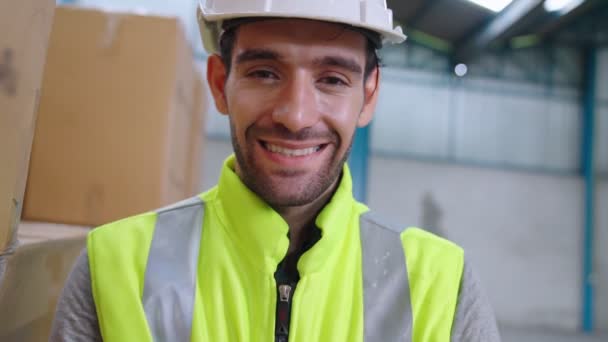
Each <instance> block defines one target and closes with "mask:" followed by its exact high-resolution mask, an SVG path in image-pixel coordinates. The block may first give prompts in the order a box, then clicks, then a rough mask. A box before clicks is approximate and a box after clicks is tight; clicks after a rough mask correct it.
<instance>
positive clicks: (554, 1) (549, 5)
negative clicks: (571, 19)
mask: <svg viewBox="0 0 608 342" xmlns="http://www.w3.org/2000/svg"><path fill="white" fill-rule="evenodd" d="M584 1H585V0H545V3H544V4H543V6H544V7H545V10H546V11H547V12H561V13H566V12H570V11H571V10H573V9H574V8H576V7H578V5H580V4H582V3H583V2H584Z"/></svg>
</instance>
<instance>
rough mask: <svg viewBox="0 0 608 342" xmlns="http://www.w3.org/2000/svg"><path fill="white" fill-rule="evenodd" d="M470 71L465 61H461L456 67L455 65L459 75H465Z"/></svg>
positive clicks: (456, 72) (455, 70) (455, 71)
mask: <svg viewBox="0 0 608 342" xmlns="http://www.w3.org/2000/svg"><path fill="white" fill-rule="evenodd" d="M468 71H469V68H468V67H467V65H466V64H464V63H459V64H458V65H456V67H454V73H455V74H456V76H458V77H463V76H464V75H466V74H467V72H468Z"/></svg>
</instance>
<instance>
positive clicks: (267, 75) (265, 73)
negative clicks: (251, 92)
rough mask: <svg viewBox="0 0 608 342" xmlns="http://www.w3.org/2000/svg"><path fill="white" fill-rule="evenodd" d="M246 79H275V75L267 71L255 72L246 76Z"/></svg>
mask: <svg viewBox="0 0 608 342" xmlns="http://www.w3.org/2000/svg"><path fill="white" fill-rule="evenodd" d="M247 76H248V77H253V78H262V79H277V78H278V77H277V75H275V74H274V73H273V72H272V71H268V70H255V71H252V72H250V73H248V74H247Z"/></svg>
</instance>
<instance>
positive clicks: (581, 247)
mask: <svg viewBox="0 0 608 342" xmlns="http://www.w3.org/2000/svg"><path fill="white" fill-rule="evenodd" d="M30 2H32V3H35V2H39V3H42V2H44V1H41V0H40V1H39V0H27V1H25V2H24V3H30ZM46 2H49V1H46ZM386 2H387V4H388V6H389V7H390V8H392V9H393V16H394V21H395V23H397V24H399V25H401V26H402V27H403V28H404V32H405V34H406V35H407V36H408V39H407V41H406V43H405V44H402V45H399V46H389V47H386V48H384V49H382V50H381V51H380V55H381V58H382V64H383V67H382V71H381V74H382V77H381V91H380V99H379V102H378V105H377V109H376V115H375V118H374V120H373V122H372V124H371V125H370V126H368V127H365V128H362V129H359V130H358V131H357V135H356V139H355V143H354V145H353V149H352V152H351V156H350V160H349V165H350V168H351V172H352V174H353V180H354V193H355V196H356V197H357V198H358V199H359V200H360V201H362V202H364V203H366V204H368V205H369V207H370V208H372V210H374V211H376V212H378V213H379V214H382V215H383V216H385V217H387V218H389V219H390V220H392V221H394V222H398V223H400V224H403V225H406V226H417V227H423V228H425V229H427V230H429V231H431V232H433V233H435V234H438V235H440V236H443V237H446V238H448V239H450V240H452V241H454V242H456V243H458V244H459V245H460V246H462V247H463V248H464V250H465V255H466V256H467V258H468V260H469V261H470V262H471V263H472V265H473V267H474V268H475V270H476V272H477V275H478V277H479V278H480V280H481V282H482V284H483V286H484V288H485V291H486V293H487V295H488V297H489V299H490V302H491V303H492V306H493V308H494V311H495V313H496V317H497V320H498V323H499V327H500V331H501V335H502V339H503V341H506V342H519V341H521V342H527V341H558V342H559V341H606V340H608V253H607V252H606V250H608V1H605V0H407V1H405V0H392V1H391V0H388V1H386ZM53 5H55V4H53ZM56 5H57V8H55V9H54V15H51V16H49V17H48V18H47V19H44V20H46V21H45V22H46V26H45V27H47V28H46V30H47V31H48V32H47V35H49V36H50V39H49V41H50V43H48V45H49V49H48V52H45V51H38V52H39V53H41V54H42V56H45V55H46V60H40V61H39V62H37V63H38V64H37V65H38V67H37V68H38V69H40V70H39V72H38V74H39V76H36V77H37V78H36V77H29V78H28V81H31V82H33V84H35V83H36V79H39V80H38V83H40V84H41V86H40V89H39V91H37V92H35V94H34V95H35V96H34V97H35V101H34V102H31V101H30V102H31V103H35V105H32V104H30V105H29V107H27V108H30V111H31V108H32V106H33V107H35V108H36V109H35V110H34V111H36V110H37V111H38V113H37V116H38V119H37V122H36V129H35V135H34V134H33V131H32V127H33V123H32V122H29V124H27V122H26V123H25V124H23V123H21V124H20V125H21V126H20V127H21V128H23V127H26V128H29V130H30V131H32V133H31V134H30V135H33V144H32V142H31V140H32V137H31V136H30V142H29V144H31V145H33V146H32V147H31V159H30V158H27V159H26V160H25V162H24V160H23V157H22V156H21V157H18V158H16V160H17V161H19V162H21V164H19V165H18V166H17V167H16V169H15V171H14V173H13V174H10V173H9V176H11V175H12V177H21V178H20V180H17V182H18V183H19V182H20V183H19V184H21V183H22V184H21V185H18V186H17V190H16V192H17V195H13V194H12V193H11V194H12V196H17V198H20V197H19V195H18V194H19V191H21V193H25V199H24V200H23V205H14V208H13V207H11V208H13V209H12V210H13V211H14V210H17V212H20V213H21V211H22V214H20V215H21V223H20V224H17V222H19V219H18V217H17V218H16V219H15V218H14V217H13V218H10V219H9V217H11V216H10V214H6V217H7V219H6V220H5V218H4V217H2V219H3V220H5V221H4V222H9V221H10V222H11V224H10V225H9V230H8V233H6V234H5V233H4V232H3V234H0V304H1V305H2V307H3V308H4V307H7V308H8V307H12V308H14V310H15V312H10V310H8V311H7V310H2V313H0V340H2V341H4V340H7V341H9V340H15V341H30V340H31V341H36V340H41V339H40V337H41V336H48V331H49V329H50V326H49V324H50V323H49V322H50V321H49V320H51V319H52V315H53V312H54V305H55V302H56V297H57V295H58V294H59V291H60V290H61V288H62V285H63V281H64V280H65V278H66V277H67V272H69V269H70V268H71V264H72V263H73V260H74V259H75V257H76V256H77V255H78V253H79V251H80V250H81V249H82V247H84V236H85V234H86V232H88V230H89V229H90V228H93V227H94V226H98V225H100V224H103V223H106V222H108V221H109V220H115V219H119V218H122V217H125V216H128V215H133V214H136V213H139V212H144V211H148V210H153V209H154V208H157V207H160V206H164V205H166V204H169V203H171V202H175V201H177V200H180V199H183V198H186V197H187V196H191V195H193V194H195V193H198V192H202V191H204V190H207V189H209V188H211V187H212V186H214V185H215V184H216V183H217V180H218V177H219V173H220V169H221V165H222V164H223V162H224V160H225V158H226V157H227V156H229V155H230V154H231V153H232V145H231V142H230V128H229V123H228V119H227V118H226V116H224V115H220V114H219V113H218V111H217V110H216V108H215V106H214V104H213V103H212V101H211V96H210V94H209V90H208V89H207V86H206V82H205V76H204V74H205V70H206V61H207V54H206V53H205V52H204V50H203V47H202V44H201V42H200V36H199V29H198V26H197V21H196V16H195V12H196V11H195V9H196V6H197V5H198V1H196V0H173V1H167V0H72V1H67V0H63V1H61V0H58V1H56ZM11 6H16V7H19V6H20V5H19V4H10V5H9V4H8V3H7V4H2V5H0V19H1V18H2V17H5V16H6V15H7V14H6V13H9V11H8V10H10V9H11ZM32 6H34V5H32ZM38 6H42V5H38ZM45 6H47V7H45V8H46V11H47V12H49V11H51V12H52V9H49V8H51V7H53V6H51V5H48V4H47V5H45ZM33 8H34V7H33ZM4 10H7V11H4ZM79 11H81V12H82V13H81V12H79ZM33 17H35V16H33ZM151 18H156V19H151ZM51 24H52V25H51ZM51 27H52V30H51ZM2 32H8V30H2V24H1V23H0V35H1V34H2ZM26 37H27V36H26ZM3 39H4V38H3V37H0V44H2V43H3ZM19 41H21V39H20V40H19ZM134 41H137V42H140V43H137V44H136V46H131V45H129V42H134ZM8 42H9V43H10V42H11V40H10V39H8ZM38 45H41V44H31V45H28V48H29V49H30V50H28V51H29V52H30V53H32V51H34V52H35V51H36V50H35V49H34V47H36V46H38ZM32 46H33V47H32ZM42 46H46V45H45V44H42ZM37 48H38V49H41V48H42V47H37ZM2 49H4V52H3V55H0V58H3V59H0V106H1V105H2V103H3V102H2V101H3V99H2V96H5V93H6V94H9V95H10V94H12V93H14V92H16V91H15V90H14V89H13V88H15V86H14V85H13V81H14V78H18V77H20V75H21V74H20V73H19V72H16V73H15V74H14V75H17V76H6V75H12V74H10V73H9V71H10V66H11V60H12V59H14V60H18V57H19V55H17V56H14V57H13V56H12V55H11V54H12V50H11V49H9V47H3V46H1V45H0V50H2ZM32 49H34V50H32ZM96 49H97V50H99V51H102V52H100V53H97V52H95V51H97V50H96ZM121 49H122V50H124V53H123V52H121ZM66 56H69V57H66ZM117 56H119V57H117ZM89 59H90V60H91V62H88V61H89ZM28 63H29V61H28ZM43 67H44V70H43ZM32 70H33V71H31V72H35V70H37V69H36V68H32ZM93 79H95V80H99V82H92V81H90V80H93ZM68 80H69V82H68ZM113 80H116V81H115V83H114V81H113ZM118 80H120V81H118ZM142 80H145V81H142ZM24 83H25V82H24ZM92 83H94V84H92ZM45 86H46V87H45ZM17 88H18V87H17ZM17 88H15V89H17ZM174 89H176V90H174ZM9 95H6V97H7V98H9V97H10V96H9ZM17 96H19V94H18V95H17ZM32 96H33V95H32ZM13 97H14V96H13ZM34 97H32V98H34ZM7 101H8V100H7ZM28 103H29V102H28ZM93 103H94V104H95V105H93ZM10 105H11V104H10V103H9V105H7V108H12V107H9V106H10ZM158 108H169V110H168V112H167V111H162V110H159V109H158ZM3 111H4V110H3ZM85 111H89V113H87V114H89V115H90V116H89V117H87V118H81V117H78V115H82V113H84V112H85ZM56 112H62V113H66V114H62V117H61V120H63V121H61V120H60V121H58V119H57V118H56V117H53V116H52V113H56ZM132 112H133V113H134V112H137V113H142V114H145V115H148V117H146V118H145V119H142V118H141V117H133V118H130V117H129V116H128V115H125V114H128V113H132ZM183 112H187V113H189V115H187V118H186V116H182V117H181V118H179V119H178V118H177V117H178V116H179V113H183ZM174 114H175V115H174ZM2 120H3V121H1V122H2V125H4V124H5V121H4V118H3V119H2ZM167 122H169V125H168V126H169V130H167V125H166V123H167ZM4 129H5V127H0V131H2V130H4ZM70 129H72V130H70ZM76 129H79V130H78V131H77V132H75V131H74V130H76ZM11 130H12V129H11ZM102 130H104V131H105V133H104V132H101V131H102ZM8 131H9V130H7V132H8ZM98 131H99V132H98ZM2 132H4V131H2ZM184 133H187V134H184ZM6 134H8V133H6ZM7 136H8V135H7ZM157 136H166V139H164V140H163V139H158V140H163V141H157V139H155V138H154V137H157ZM116 137H129V140H127V141H124V140H120V139H118V138H116ZM0 139H2V137H0ZM26 140H27V139H26ZM165 140H166V141H165ZM150 144H157V145H152V147H151V148H152V149H153V150H154V151H159V152H158V153H148V154H146V155H143V156H140V157H138V158H139V159H137V158H135V159H134V158H131V157H132V155H133V154H135V153H137V151H141V150H142V149H145V148H150ZM23 146H29V145H28V143H27V142H24V143H23ZM83 146H86V147H83ZM1 151H2V153H5V151H4V150H1ZM116 151H120V153H118V154H119V155H120V157H116V156H115V155H116V154H117V153H116ZM29 153H30V152H29V149H28V152H27V155H28V156H29ZM2 157H3V159H4V156H2ZM27 160H30V161H29V163H27ZM99 160H101V161H102V162H101V163H99V164H96V163H97V162H98V161H99ZM9 161H10V159H9ZM76 163H79V164H78V165H77V166H75V165H76ZM104 163H105V164H104ZM110 163H116V164H120V165H123V166H122V167H112V166H107V167H106V166H104V165H109V164H110ZM151 164H153V165H157V166H158V167H156V168H153V170H152V169H151V170H146V171H149V172H145V176H143V174H144V173H142V172H141V167H142V165H151ZM23 165H25V170H28V165H29V171H26V172H24V171H23V170H24V169H23V167H24V166H23ZM92 165H98V166H92ZM176 165H177V166H176ZM68 167H69V168H70V169H72V170H78V174H76V172H75V171H71V172H72V174H71V175H69V174H68V172H66V168H68ZM156 169H158V170H156ZM19 172H20V173H19ZM0 175H2V176H3V177H5V176H4V174H0ZM87 175H91V176H90V177H89V176H87ZM25 178H27V187H26V179H25ZM106 178H107V181H104V179H106ZM14 182H15V180H12V183H11V182H9V183H8V184H9V185H10V186H13V184H14ZM104 182H107V183H104ZM150 184H154V185H157V184H158V186H157V188H158V189H156V190H157V191H156V190H154V191H153V190H145V191H140V189H144V188H146V189H149V188H150V186H149V185H150ZM1 185H3V186H4V183H2V184H1ZM20 189H21V190H20ZM124 189H129V190H131V191H132V192H133V193H131V192H130V193H122V195H121V196H112V194H118V193H121V191H123V192H124ZM85 190H86V191H85ZM10 191H13V188H12V187H11V188H7V190H6V193H9V192H10ZM2 192H5V189H2ZM58 194H61V196H62V198H65V199H66V200H65V201H64V200H57V199H56V196H58ZM21 196H23V195H21ZM143 197H145V199H144V198H143ZM110 198H111V200H110ZM68 199H69V200H70V201H68ZM51 202H52V203H53V204H50V203H51ZM100 207H103V208H104V211H103V212H102V210H100V209H99V208H100ZM123 209H124V210H123ZM2 215H4V212H3V211H0V216H2ZM41 222H42V223H44V224H41ZM45 225H46V226H45ZM17 226H18V229H17ZM48 226H52V227H54V228H53V229H54V230H53V232H56V233H52V234H50V233H49V230H48ZM0 228H2V229H4V228H3V227H0ZM0 232H2V231H1V230H0ZM17 232H18V233H17ZM53 234H55V237H52V236H51V235H53ZM5 235H6V236H8V238H6V236H5ZM45 239H49V240H51V239H54V242H53V243H49V244H48V245H45V247H44V251H42V247H41V249H40V250H41V251H36V250H35V248H34V247H32V246H35V245H36V243H38V242H39V241H42V240H45ZM5 241H6V242H5ZM28 244H29V245H28ZM28 246H29V247H28ZM28 248H29V250H28ZM62 251H63V252H62ZM28 253H29V254H28ZM11 258H14V259H15V260H13V261H11ZM18 258H21V259H18ZM37 270H40V272H37ZM49 270H50V271H49ZM44 272H47V273H48V274H46V273H45V274H43V275H41V274H39V273H44ZM45 282H49V283H52V286H46V287H44V291H39V288H37V286H42V285H40V284H44V283H45ZM49 288H51V289H49ZM42 302H44V304H43V305H42V304H40V303H42ZM32 331H36V333H35V334H34V333H32ZM45 334H47V335H45ZM3 336H4V337H3Z"/></svg>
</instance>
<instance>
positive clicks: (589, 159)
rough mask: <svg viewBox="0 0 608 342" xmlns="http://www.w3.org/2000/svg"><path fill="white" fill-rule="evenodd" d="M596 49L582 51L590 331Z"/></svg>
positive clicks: (589, 317) (587, 326) (588, 317)
mask: <svg viewBox="0 0 608 342" xmlns="http://www.w3.org/2000/svg"><path fill="white" fill-rule="evenodd" d="M596 64H597V51H596V48H594V47H589V48H586V49H585V51H584V69H583V70H584V84H583V125H582V126H583V136H582V138H583V141H582V142H583V144H582V145H583V146H582V172H583V177H584V180H585V212H584V215H585V227H584V238H583V298H582V299H583V302H582V327H583V331H584V332H587V333H589V332H592V331H593V327H594V319H593V316H594V302H593V290H594V288H593V285H594V284H593V254H594V253H593V235H594V228H595V225H594V215H595V213H594V209H595V208H594V207H595V169H594V160H593V159H594V134H593V133H594V125H595V90H596V75H595V73H596V67H597V65H596Z"/></svg>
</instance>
